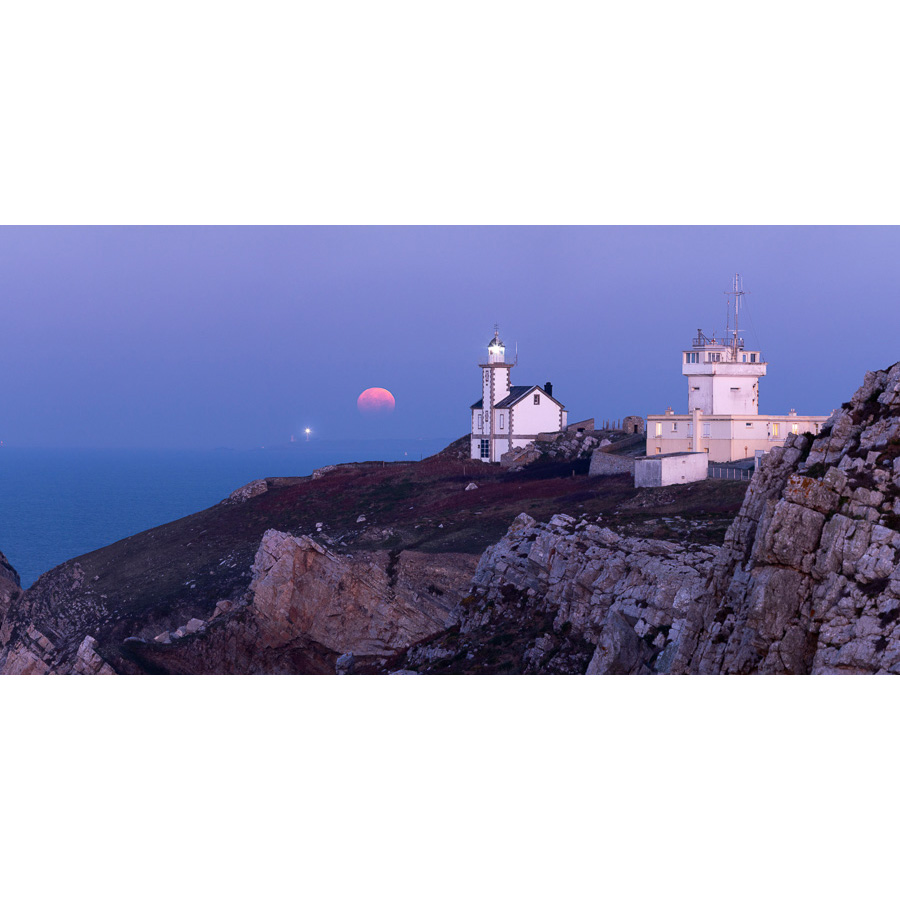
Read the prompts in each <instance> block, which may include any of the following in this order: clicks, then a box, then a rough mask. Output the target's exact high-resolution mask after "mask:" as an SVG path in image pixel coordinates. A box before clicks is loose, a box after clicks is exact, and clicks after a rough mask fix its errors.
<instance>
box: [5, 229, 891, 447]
mask: <svg viewBox="0 0 900 900" xmlns="http://www.w3.org/2000/svg"><path fill="white" fill-rule="evenodd" d="M898 250H900V229H897V228H886V227H880V228H878V227H874V228H868V227H863V228H859V227H796V228H795V227H771V228H760V227H702V228H698V227H677V228H676V227H622V228H620V227H596V228H594V227H590V228H586V227H570V228H565V227H525V226H521V227H477V228H476V227H473V228H468V227H401V228H371V227H348V228H318V227H297V228H282V227H266V228H259V227H235V228H230V227H196V228H192V227H173V228H143V227H142V228H137V227H108V228H80V227H47V228H37V227H35V228H18V227H5V228H0V287H2V294H3V301H4V336H5V340H4V342H3V353H2V357H0V372H2V381H3V392H2V402H0V439H2V440H3V441H4V442H6V443H7V444H8V445H16V446H67V445H70V446H88V447H91V446H109V447H125V446H134V447H216V446H232V447H237V448H243V447H253V446H260V445H267V446H270V445H273V444H276V443H280V442H285V441H287V440H288V438H289V437H290V435H291V434H292V433H293V434H296V435H297V436H298V438H299V437H300V436H301V433H302V430H303V428H305V427H306V426H309V427H310V428H312V429H313V433H314V435H316V436H317V437H319V438H348V437H363V438H365V437H385V436H390V435H396V436H397V437H404V438H406V437H414V436H423V437H429V438H432V437H440V438H446V439H448V440H450V439H452V438H455V437H458V436H459V435H461V434H463V433H464V432H465V431H466V430H467V428H468V415H467V408H468V406H469V404H470V403H472V402H473V401H475V400H476V399H478V397H479V396H480V394H479V390H480V381H479V370H478V368H477V363H478V359H479V357H480V356H481V354H482V353H483V352H484V348H485V346H486V344H487V341H488V340H489V339H490V337H491V335H492V331H493V323H494V322H495V321H497V322H499V323H500V331H501V336H502V337H503V339H504V340H505V342H506V344H507V346H508V347H510V348H512V347H513V346H514V344H515V343H516V342H518V348H519V366H518V368H516V369H514V370H513V380H514V382H515V383H517V384H525V383H527V384H533V383H541V384H543V383H544V382H545V381H548V380H550V381H552V382H553V384H554V393H555V395H556V396H557V397H558V398H559V399H560V400H561V401H562V402H563V403H565V404H566V406H567V407H568V409H569V416H570V421H574V420H575V419H581V418H586V417H588V416H597V417H599V418H618V417H621V416H625V415H630V414H639V415H644V416H645V415H647V414H648V413H658V412H662V411H663V410H664V409H665V407H666V406H667V405H672V406H673V407H674V409H675V410H676V411H677V412H685V411H686V408H687V404H686V390H687V389H686V384H685V379H684V377H683V376H682V375H681V374H680V356H679V353H680V351H681V350H682V349H683V348H685V347H687V346H688V344H689V342H690V339H691V337H692V336H693V334H694V333H695V330H696V329H697V328H698V327H700V328H703V329H704V331H706V332H707V333H709V332H711V331H712V330H717V331H719V332H720V331H721V330H722V326H723V324H724V318H725V307H724V301H725V297H724V295H723V292H724V291H726V290H729V289H730V283H731V278H732V275H733V274H734V273H735V272H740V273H741V274H742V275H743V278H744V288H745V290H747V291H749V292H750V296H749V298H748V309H749V313H750V315H749V320H752V324H753V326H754V328H755V335H756V337H758V345H759V346H760V347H761V349H762V351H763V353H764V354H765V356H766V358H767V360H768V362H769V363H770V367H769V374H768V375H767V376H766V378H765V379H764V380H763V381H762V382H761V388H760V398H761V399H760V411H761V412H763V413H766V412H772V413H784V412H787V410H788V408H789V407H795V408H796V409H797V411H798V412H799V413H801V414H821V413H828V412H830V411H831V409H832V408H833V407H835V406H839V405H840V404H841V403H842V402H843V401H844V400H846V399H848V397H849V396H850V394H851V393H852V392H853V391H854V390H855V389H856V387H857V386H858V385H859V384H860V382H861V381H862V377H863V374H864V373H865V371H866V370H867V369H876V368H882V367H884V366H887V365H890V364H892V363H894V362H896V361H897V360H898V359H900V339H898V335H900V302H898V301H900V296H898V294H900V252H898ZM749 320H745V321H747V323H748V324H749ZM746 339H747V341H748V342H750V343H754V344H756V343H757V341H756V340H755V339H754V331H752V330H751V331H748V333H747V335H746ZM373 386H377V387H384V388H387V389H388V390H390V391H391V392H392V393H393V394H394V396H395V397H396V400H397V409H396V412H395V413H394V415H393V416H392V417H391V418H390V419H389V420H384V421H373V420H371V419H367V418H364V417H362V416H360V414H359V413H358V412H357V409H356V398H357V396H358V394H359V393H360V392H361V391H362V390H364V389H365V388H368V387H373Z"/></svg>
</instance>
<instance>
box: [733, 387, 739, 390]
mask: <svg viewBox="0 0 900 900" xmlns="http://www.w3.org/2000/svg"><path fill="white" fill-rule="evenodd" d="M732 390H733V391H739V390H740V388H739V387H737V388H732Z"/></svg>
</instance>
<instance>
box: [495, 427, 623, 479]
mask: <svg viewBox="0 0 900 900" xmlns="http://www.w3.org/2000/svg"><path fill="white" fill-rule="evenodd" d="M610 434H612V435H613V436H614V437H621V435H617V434H615V433H612V432H597V431H561V432H559V433H558V434H546V435H539V436H538V438H537V440H534V441H531V442H530V443H528V444H526V445H525V446H524V447H516V448H514V449H513V450H510V451H509V452H508V453H504V454H503V455H502V456H501V457H500V465H501V466H502V467H503V468H505V469H510V470H511V471H517V470H519V469H521V468H523V467H524V466H528V465H531V464H532V463H534V462H538V461H540V460H545V461H548V462H549V461H552V462H571V461H574V460H579V459H584V458H585V457H587V456H589V455H590V453H591V451H592V450H593V449H594V448H595V447H597V446H598V445H599V444H600V442H601V440H604V439H606V440H607V441H608V439H609V435H610Z"/></svg>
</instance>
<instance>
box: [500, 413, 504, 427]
mask: <svg viewBox="0 0 900 900" xmlns="http://www.w3.org/2000/svg"><path fill="white" fill-rule="evenodd" d="M500 430H501V431H503V413H500Z"/></svg>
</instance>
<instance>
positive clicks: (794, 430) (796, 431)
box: [791, 425, 800, 434]
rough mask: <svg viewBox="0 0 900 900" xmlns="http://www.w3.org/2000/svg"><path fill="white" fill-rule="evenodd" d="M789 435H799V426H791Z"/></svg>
mask: <svg viewBox="0 0 900 900" xmlns="http://www.w3.org/2000/svg"><path fill="white" fill-rule="evenodd" d="M791 434H800V426H799V425H791Z"/></svg>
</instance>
